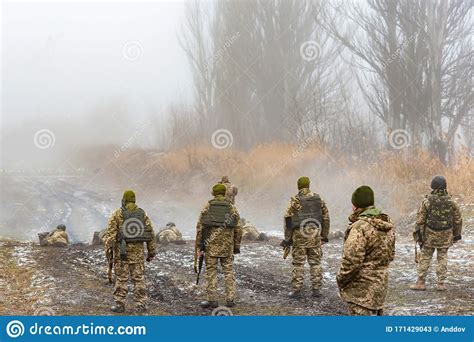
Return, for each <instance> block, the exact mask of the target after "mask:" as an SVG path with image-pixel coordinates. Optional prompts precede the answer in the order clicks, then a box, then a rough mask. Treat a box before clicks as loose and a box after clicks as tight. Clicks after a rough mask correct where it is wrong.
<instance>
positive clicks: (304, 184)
mask: <svg viewBox="0 0 474 342" xmlns="http://www.w3.org/2000/svg"><path fill="white" fill-rule="evenodd" d="M304 188H309V178H308V177H300V178H299V179H298V190H301V189H304Z"/></svg>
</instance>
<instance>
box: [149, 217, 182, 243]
mask: <svg viewBox="0 0 474 342" xmlns="http://www.w3.org/2000/svg"><path fill="white" fill-rule="evenodd" d="M156 241H158V243H161V244H164V245H167V244H169V243H175V244H177V245H182V244H185V243H186V242H185V241H184V240H183V234H181V232H180V231H179V229H178V228H176V225H175V224H174V222H168V223H167V224H166V227H165V228H164V229H162V230H160V231H159V232H158V234H156Z"/></svg>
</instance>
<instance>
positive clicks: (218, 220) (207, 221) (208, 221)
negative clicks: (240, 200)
mask: <svg viewBox="0 0 474 342" xmlns="http://www.w3.org/2000/svg"><path fill="white" fill-rule="evenodd" d="M201 223H202V225H203V226H204V227H206V228H210V227H227V228H234V227H235V226H236V225H237V217H236V216H235V215H232V205H231V204H230V203H229V202H228V201H225V200H216V199H213V200H210V201H209V209H208V210H207V212H206V213H204V214H203V215H202V218H201Z"/></svg>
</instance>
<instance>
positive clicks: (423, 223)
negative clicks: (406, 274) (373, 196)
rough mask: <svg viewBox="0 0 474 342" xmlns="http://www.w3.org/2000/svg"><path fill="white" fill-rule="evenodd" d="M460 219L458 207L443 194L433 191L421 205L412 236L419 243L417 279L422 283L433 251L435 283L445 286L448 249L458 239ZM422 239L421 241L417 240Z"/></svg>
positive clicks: (444, 192)
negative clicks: (435, 267) (436, 281)
mask: <svg viewBox="0 0 474 342" xmlns="http://www.w3.org/2000/svg"><path fill="white" fill-rule="evenodd" d="M461 229H462V218H461V213H460V211H459V207H458V205H457V204H456V202H455V201H454V200H453V199H452V198H451V196H450V195H448V193H447V192H446V191H445V190H434V191H433V192H432V193H431V194H430V195H428V196H426V198H425V199H424V200H423V202H422V203H421V206H420V209H419V210H418V213H417V217H416V227H415V233H416V236H417V240H418V242H419V243H422V246H423V248H422V249H421V256H420V261H419V263H418V279H419V280H422V281H424V280H425V279H426V275H427V273H428V269H429V267H430V264H431V258H432V256H433V254H434V252H435V250H436V255H437V259H438V267H437V270H436V275H437V278H438V283H444V281H445V280H446V275H447V272H448V248H449V247H451V246H452V244H453V241H457V240H459V239H461ZM420 238H421V240H420Z"/></svg>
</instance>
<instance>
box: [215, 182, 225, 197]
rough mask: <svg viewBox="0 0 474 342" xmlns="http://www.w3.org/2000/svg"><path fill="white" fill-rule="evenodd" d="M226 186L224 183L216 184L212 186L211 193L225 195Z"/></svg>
mask: <svg viewBox="0 0 474 342" xmlns="http://www.w3.org/2000/svg"><path fill="white" fill-rule="evenodd" d="M225 191H226V187H225V185H224V184H216V185H214V186H213V187H212V194H213V195H214V196H217V195H225Z"/></svg>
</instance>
